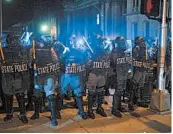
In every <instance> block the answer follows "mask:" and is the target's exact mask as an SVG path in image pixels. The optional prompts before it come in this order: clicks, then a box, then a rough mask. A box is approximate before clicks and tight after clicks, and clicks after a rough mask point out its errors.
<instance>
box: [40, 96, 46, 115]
mask: <svg viewBox="0 0 173 134" xmlns="http://www.w3.org/2000/svg"><path fill="white" fill-rule="evenodd" d="M45 99H46V94H45V93H43V97H42V98H41V104H40V113H43V112H45V111H46V105H45V103H46V102H45Z"/></svg>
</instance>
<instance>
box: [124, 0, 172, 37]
mask: <svg viewBox="0 0 173 134" xmlns="http://www.w3.org/2000/svg"><path fill="white" fill-rule="evenodd" d="M170 3H171V0H168V4H167V9H168V14H167V16H168V17H171V4H170ZM126 4H127V5H126V7H127V8H126V11H125V13H124V16H125V17H126V27H127V31H126V38H127V39H128V40H134V39H135V37H136V36H143V37H145V38H146V39H149V38H152V39H154V38H160V36H161V21H160V22H159V21H158V20H153V19H149V18H148V17H147V16H146V15H142V14H141V13H140V6H141V0H126ZM160 7H161V8H160V9H162V4H161V5H160ZM161 16H162V10H160V16H158V19H159V18H161ZM160 20H161V19H160ZM170 26H171V22H169V23H168V36H170V33H171V32H170Z"/></svg>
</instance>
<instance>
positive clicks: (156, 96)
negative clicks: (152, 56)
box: [150, 0, 170, 114]
mask: <svg viewBox="0 0 173 134" xmlns="http://www.w3.org/2000/svg"><path fill="white" fill-rule="evenodd" d="M161 32H162V34H161V45H160V51H159V52H160V54H159V60H158V61H159V63H158V81H157V82H158V90H157V89H155V90H153V93H152V97H151V103H150V109H151V110H154V111H155V112H158V113H160V114H163V113H165V112H166V113H167V112H170V94H169V93H168V91H167V90H166V89H165V70H164V67H165V55H166V44H167V0H163V13H162V30H161Z"/></svg>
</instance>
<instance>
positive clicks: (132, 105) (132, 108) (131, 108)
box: [128, 90, 135, 111]
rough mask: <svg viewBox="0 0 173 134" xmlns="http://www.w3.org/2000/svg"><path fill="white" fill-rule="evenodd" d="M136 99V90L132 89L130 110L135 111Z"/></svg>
mask: <svg viewBox="0 0 173 134" xmlns="http://www.w3.org/2000/svg"><path fill="white" fill-rule="evenodd" d="M134 99H135V93H134V90H131V91H130V98H129V104H128V108H129V110H130V111H134V110H135V109H134V103H133V102H134Z"/></svg>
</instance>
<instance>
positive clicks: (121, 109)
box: [117, 95, 127, 112]
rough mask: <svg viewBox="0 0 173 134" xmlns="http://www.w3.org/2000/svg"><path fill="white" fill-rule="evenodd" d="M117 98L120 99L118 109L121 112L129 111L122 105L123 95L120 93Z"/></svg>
mask: <svg viewBox="0 0 173 134" xmlns="http://www.w3.org/2000/svg"><path fill="white" fill-rule="evenodd" d="M117 99H118V110H119V111H120V112H127V110H126V109H125V108H124V107H122V104H121V96H120V95H119V96H118V98H117Z"/></svg>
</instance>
